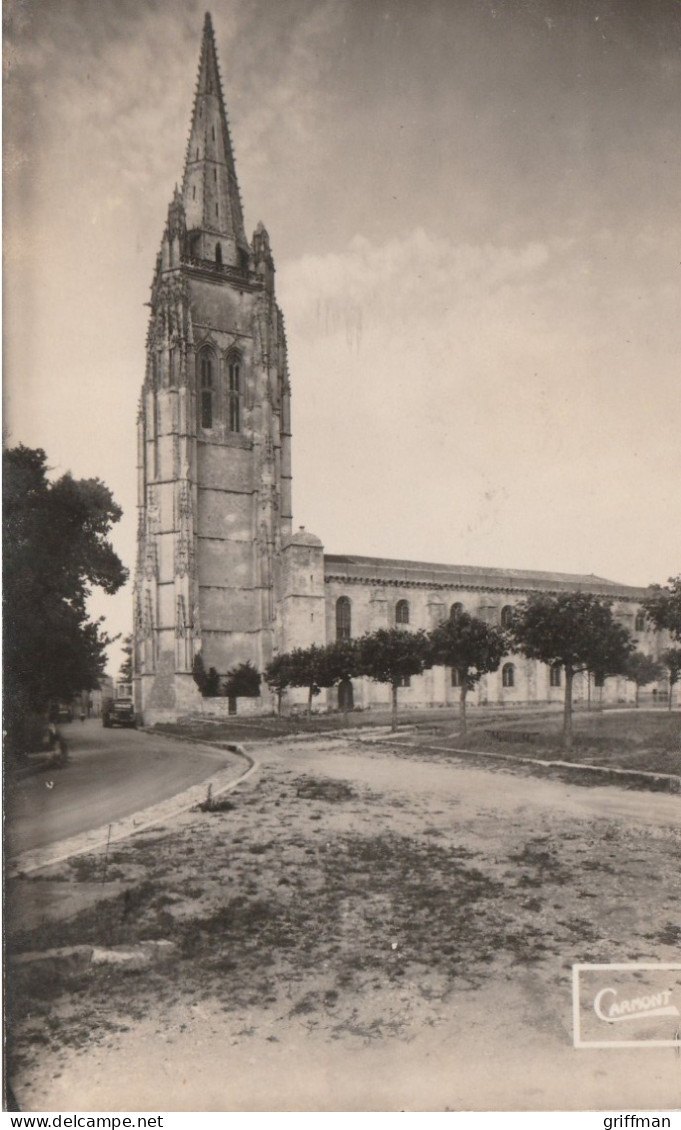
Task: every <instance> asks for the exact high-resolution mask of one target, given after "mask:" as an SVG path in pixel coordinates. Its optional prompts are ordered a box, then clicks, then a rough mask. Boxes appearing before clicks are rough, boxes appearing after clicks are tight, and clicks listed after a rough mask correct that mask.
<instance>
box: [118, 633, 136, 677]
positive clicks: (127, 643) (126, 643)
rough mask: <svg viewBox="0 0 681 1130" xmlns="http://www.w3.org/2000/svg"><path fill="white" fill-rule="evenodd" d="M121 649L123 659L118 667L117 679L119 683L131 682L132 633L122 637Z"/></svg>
mask: <svg viewBox="0 0 681 1130" xmlns="http://www.w3.org/2000/svg"><path fill="white" fill-rule="evenodd" d="M121 651H122V652H123V655H124V656H125V659H124V660H123V662H122V663H121V665H120V667H119V669H118V681H119V682H120V683H131V682H132V651H133V643H132V635H129V636H125V637H124V638H123V642H122V644H121Z"/></svg>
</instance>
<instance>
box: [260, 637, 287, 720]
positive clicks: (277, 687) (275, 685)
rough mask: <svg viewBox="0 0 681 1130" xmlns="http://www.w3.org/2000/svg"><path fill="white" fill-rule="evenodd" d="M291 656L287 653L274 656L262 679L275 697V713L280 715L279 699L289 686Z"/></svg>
mask: <svg viewBox="0 0 681 1130" xmlns="http://www.w3.org/2000/svg"><path fill="white" fill-rule="evenodd" d="M291 674H292V670H291V656H290V655H289V654H288V652H282V654H281V655H275V657H274V659H272V660H271V662H270V663H268V664H267V666H266V668H265V670H264V673H263V678H264V680H265V682H266V683H267V685H268V687H269V688H270V690H271V691H273V692H274V693H275V694H276V696H277V713H278V714H281V699H282V695H283V693H284V691H285V690H286V688H287V687H290V686H291Z"/></svg>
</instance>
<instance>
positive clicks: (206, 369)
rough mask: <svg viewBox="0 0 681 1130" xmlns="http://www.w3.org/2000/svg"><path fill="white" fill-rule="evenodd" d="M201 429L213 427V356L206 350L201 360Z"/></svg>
mask: <svg viewBox="0 0 681 1130" xmlns="http://www.w3.org/2000/svg"><path fill="white" fill-rule="evenodd" d="M199 373H200V383H201V390H200V398H201V401H200V409H201V427H202V428H212V427H213V356H212V354H211V353H209V351H208V350H207V349H204V351H203V353H201V355H200V360H199Z"/></svg>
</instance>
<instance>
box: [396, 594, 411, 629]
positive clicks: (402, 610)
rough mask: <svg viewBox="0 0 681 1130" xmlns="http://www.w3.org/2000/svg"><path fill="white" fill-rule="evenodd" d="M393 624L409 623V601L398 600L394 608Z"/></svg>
mask: <svg viewBox="0 0 681 1130" xmlns="http://www.w3.org/2000/svg"><path fill="white" fill-rule="evenodd" d="M395 623H396V624H408V623H409V601H408V600H398V602H397V604H396V606H395Z"/></svg>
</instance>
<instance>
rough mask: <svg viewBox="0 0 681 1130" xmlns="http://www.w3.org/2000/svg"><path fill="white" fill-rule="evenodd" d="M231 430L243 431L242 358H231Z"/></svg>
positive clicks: (229, 363) (229, 364)
mask: <svg viewBox="0 0 681 1130" xmlns="http://www.w3.org/2000/svg"><path fill="white" fill-rule="evenodd" d="M228 366H229V430H230V432H240V431H241V358H240V357H238V356H232V357H230V358H229V362H228Z"/></svg>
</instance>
